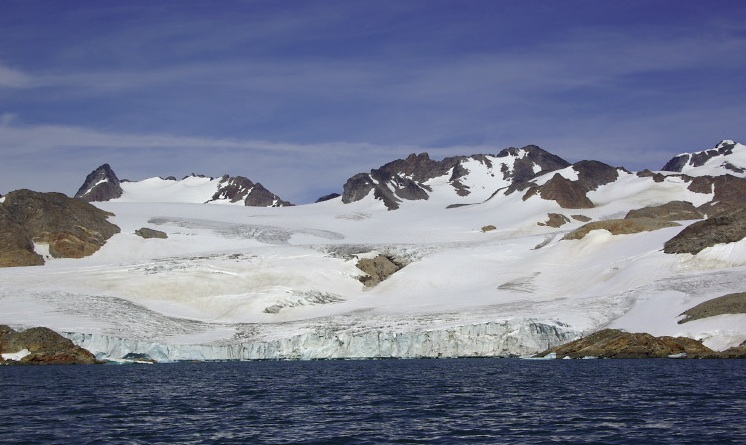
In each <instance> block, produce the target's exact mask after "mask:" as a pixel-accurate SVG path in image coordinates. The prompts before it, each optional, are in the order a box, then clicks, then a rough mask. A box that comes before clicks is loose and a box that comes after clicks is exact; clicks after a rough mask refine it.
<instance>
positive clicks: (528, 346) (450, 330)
mask: <svg viewBox="0 0 746 445" xmlns="http://www.w3.org/2000/svg"><path fill="white" fill-rule="evenodd" d="M64 335H65V336H66V337H67V338H69V339H71V340H72V341H73V342H74V343H75V344H76V345H79V346H82V347H84V348H86V349H88V350H89V351H91V352H93V353H94V354H95V355H96V356H97V358H99V359H108V360H118V359H122V358H123V357H124V356H126V355H127V354H129V353H135V354H147V355H148V356H150V357H151V358H152V359H154V360H156V361H159V362H168V361H180V360H200V361H201V360H318V359H373V358H456V357H515V356H523V355H530V354H534V353H537V352H539V351H543V350H546V349H548V348H550V347H554V346H558V345H560V344H563V343H567V342H569V341H572V340H575V339H577V338H579V337H580V335H581V332H580V331H578V330H577V329H574V328H572V327H571V326H568V325H566V324H563V323H561V322H557V321H552V320H536V319H509V320H501V321H491V322H484V323H476V324H468V325H459V326H450V327H443V328H438V329H431V330H412V331H406V330H404V331H394V330H387V329H380V328H379V329H371V330H367V331H362V332H361V331H358V332H353V331H350V330H342V331H334V330H327V331H319V330H308V331H307V332H300V333H295V334H292V335H288V336H285V337H280V338H274V339H268V338H256V339H251V340H247V341H242V342H235V343H223V344H221V343H211V344H168V343H165V342H156V341H148V340H143V339H127V338H122V337H116V336H110V335H104V334H90V333H66V334H64Z"/></svg>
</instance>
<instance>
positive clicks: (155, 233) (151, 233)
mask: <svg viewBox="0 0 746 445" xmlns="http://www.w3.org/2000/svg"><path fill="white" fill-rule="evenodd" d="M135 235H137V236H141V237H143V238H145V239H150V238H159V239H166V238H168V235H167V234H166V232H161V231H160V230H155V229H149V228H147V227H143V228H140V229H137V230H135Z"/></svg>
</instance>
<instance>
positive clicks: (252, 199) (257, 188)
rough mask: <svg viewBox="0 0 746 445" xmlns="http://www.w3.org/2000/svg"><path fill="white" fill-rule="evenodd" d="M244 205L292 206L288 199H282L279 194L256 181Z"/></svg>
mask: <svg viewBox="0 0 746 445" xmlns="http://www.w3.org/2000/svg"><path fill="white" fill-rule="evenodd" d="M244 205H247V206H254V207H287V206H292V204H290V203H289V202H288V201H284V200H282V199H280V197H279V196H277V195H275V194H274V193H272V192H270V191H269V190H267V189H266V188H264V186H263V185H261V184H260V183H258V182H257V183H255V184H254V188H253V189H252V190H251V193H249V194H248V195H247V196H246V199H244Z"/></svg>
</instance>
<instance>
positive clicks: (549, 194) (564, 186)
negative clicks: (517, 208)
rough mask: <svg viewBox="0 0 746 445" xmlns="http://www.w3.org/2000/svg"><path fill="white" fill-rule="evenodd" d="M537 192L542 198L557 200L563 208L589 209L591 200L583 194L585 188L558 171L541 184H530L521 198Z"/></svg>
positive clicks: (526, 197) (591, 203)
mask: <svg viewBox="0 0 746 445" xmlns="http://www.w3.org/2000/svg"><path fill="white" fill-rule="evenodd" d="M536 193H539V196H541V197H542V199H546V200H550V201H557V204H559V206H560V207H562V208H563V209H590V208H593V202H591V200H590V199H588V197H587V196H586V195H585V193H586V190H585V189H584V188H583V187H582V186H581V185H580V184H578V183H576V182H574V181H570V180H569V179H567V178H565V177H564V176H562V175H560V174H559V173H555V175H554V176H553V177H552V179H550V180H549V181H547V183H546V184H544V185H542V186H532V187H530V188H529V189H528V191H527V192H526V194H525V195H523V200H524V201H525V200H527V199H528V198H530V197H531V196H533V195H534V194H536Z"/></svg>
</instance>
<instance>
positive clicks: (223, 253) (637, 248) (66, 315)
mask: <svg viewBox="0 0 746 445" xmlns="http://www.w3.org/2000/svg"><path fill="white" fill-rule="evenodd" d="M472 167H473V169H474V170H475V171H478V169H479V165H474V166H472ZM565 173H566V174H567V175H568V176H572V174H573V173H572V171H571V170H567V171H566V172H565ZM552 174H553V173H548V174H547V175H548V176H549V177H551V175H552ZM441 179H443V178H435V179H433V180H432V183H431V184H430V185H431V186H433V190H434V191H433V193H432V194H431V196H430V199H428V200H422V201H408V202H406V203H404V204H403V205H402V207H401V208H400V209H398V210H396V211H388V210H387V208H386V207H385V206H384V204H383V203H382V202H380V201H377V200H375V199H373V197H372V196H369V197H368V198H365V199H363V200H360V201H357V202H354V203H351V204H343V203H342V202H341V199H340V198H336V199H333V200H330V201H325V202H322V203H318V204H312V205H304V206H297V207H283V208H258V207H244V206H205V205H201V204H193V203H186V202H183V201H191V202H195V197H197V196H198V195H199V196H201V195H200V194H201V193H203V188H205V189H206V188H207V187H208V186H209V185H210V180H209V178H198V177H193V178H188V180H184V181H180V184H179V185H178V187H179V188H178V189H173V190H169V191H168V198H169V200H170V201H172V202H170V203H163V202H152V201H159V200H162V199H164V198H165V196H158V194H157V193H160V192H156V190H162V186H163V184H161V183H157V184H156V182H157V181H156V180H147V181H141V182H139V183H136V184H135V183H131V184H130V185H129V186H130V187H131V189H130V190H127V194H126V195H125V196H128V198H127V199H119V200H115V201H110V202H103V203H96V205H97V206H99V207H101V208H102V209H104V210H107V211H110V212H112V213H114V214H115V216H114V217H112V218H111V221H112V222H114V223H115V224H117V225H119V226H120V227H121V229H122V232H121V233H120V234H118V235H115V236H114V237H113V238H112V239H111V240H110V241H109V242H108V243H107V244H106V245H105V246H104V247H103V248H102V249H101V250H100V251H98V252H97V253H96V254H94V255H93V256H91V257H88V258H84V259H79V260H71V259H50V260H49V261H48V263H47V265H45V266H43V267H28V268H12V269H11V268H9V269H1V270H0V323H4V324H10V325H12V326H14V327H30V326H36V325H43V326H48V327H51V328H53V329H55V330H58V331H62V332H68V333H69V334H68V336H69V337H70V338H73V339H74V340H75V341H76V343H78V344H81V345H83V346H84V347H87V348H88V349H90V350H92V351H93V352H94V353H97V354H98V355H99V356H100V357H106V358H121V357H123V356H124V355H126V354H127V353H129V352H140V353H147V354H150V355H151V356H152V357H153V358H156V359H158V360H177V359H227V358H233V359H262V358H272V359H282V358H359V357H450V356H508V355H525V354H531V353H535V352H538V351H540V350H543V349H546V348H547V347H550V346H554V345H557V344H560V343H564V342H567V341H569V340H572V339H575V338H577V337H579V336H581V335H584V334H586V333H589V332H592V331H595V330H597V329H599V328H601V327H604V326H610V327H615V328H621V329H627V330H630V331H635V332H639V331H644V332H650V333H652V334H655V335H674V336H677V335H686V336H690V337H693V338H698V339H703V340H704V341H705V344H706V345H708V346H711V347H714V348H716V349H725V348H727V347H730V346H734V345H737V344H739V343H740V342H742V341H744V340H746V315H723V316H719V317H713V318H709V319H703V320H698V321H695V322H690V323H686V324H683V325H679V324H677V321H678V319H679V314H680V313H681V312H683V311H684V310H686V309H688V308H690V307H692V306H695V305H696V304H699V303H701V302H703V301H706V300H708V299H710V298H714V297H718V296H721V295H724V294H727V293H731V292H736V291H743V286H744V281H745V280H744V279H745V278H746V243H744V242H740V243H734V244H730V245H719V246H715V247H713V248H710V249H705V250H704V251H702V252H700V253H699V254H698V255H689V254H684V255H667V254H664V253H663V252H662V246H663V243H664V242H665V241H666V240H668V239H670V238H671V237H673V236H674V235H676V234H677V233H678V232H679V231H680V230H681V228H682V227H683V226H684V225H686V224H689V223H691V221H688V222H681V223H682V226H681V227H673V228H666V229H662V230H658V231H654V232H644V233H640V234H633V235H616V236H614V235H611V234H610V233H609V232H607V231H604V230H596V231H593V232H591V233H590V234H589V235H587V236H586V237H585V238H583V239H581V240H576V241H569V240H562V236H563V235H564V234H565V233H567V232H568V231H570V230H572V229H574V228H577V227H579V226H580V225H582V223H581V222H580V221H578V220H576V219H571V223H569V224H568V225H565V226H562V227H561V228H560V229H555V228H552V227H548V226H541V225H539V224H537V223H539V222H543V221H545V220H546V219H547V214H548V213H550V212H560V213H563V214H566V215H576V216H577V215H581V216H586V217H589V218H592V219H593V220H602V219H608V218H618V217H623V216H624V214H625V213H626V211H628V210H629V209H632V208H640V207H644V206H649V205H659V204H663V203H666V202H669V201H671V200H688V201H690V202H693V203H694V204H695V205H699V204H702V203H704V202H707V200H708V199H711V198H712V197H711V196H710V195H704V194H696V193H693V192H691V191H689V190H688V189H687V184H686V183H684V182H683V181H682V180H681V179H680V178H677V177H675V176H668V177H666V178H665V180H664V181H662V182H655V181H654V180H653V179H652V178H649V177H638V176H636V175H634V174H621V176H620V178H619V179H618V180H617V181H615V182H613V183H611V184H607V185H604V186H601V187H599V188H598V189H597V190H595V191H593V192H591V193H589V197H590V198H591V200H592V201H593V202H594V203H595V204H596V207H595V208H592V209H583V210H566V209H561V208H559V207H558V205H557V203H556V202H554V201H549V200H544V199H541V198H540V197H539V196H533V197H531V198H529V199H527V200H526V201H524V200H523V198H522V196H520V194H519V193H513V194H510V195H507V196H506V195H503V194H497V195H495V196H494V197H492V198H491V199H487V200H486V201H484V202H483V203H481V204H478V205H469V206H463V207H458V208H451V209H445V205H446V204H449V203H451V202H452V198H453V196H454V194H453V193H452V191H450V190H449V191H447V192H440V191H439V190H445V188H438V187H436V186H435V185H437V184H436V183H437V182H438V181H439V180H441ZM541 180H542V179H541V178H538V179H537V181H541ZM148 181H150V182H148ZM151 182H152V183H151ZM465 183H467V184H468V185H469V186H470V187H471V188H472V189H473V190H475V191H476V190H477V189H480V187H482V186H483V188H484V189H485V190H487V189H488V188H489V183H488V179H487V178H486V175H481V176H479V175H475V176H472V177H470V178H468V179H467V180H465ZM125 185H127V184H126V183H125V184H123V186H125ZM136 187H137V188H136ZM164 193H165V192H164ZM489 193H490V194H491V193H492V191H490V192H489ZM485 196H486V192H485ZM135 201H137V202H135ZM489 224H492V225H495V226H496V227H497V228H496V229H495V230H493V231H489V232H482V231H481V230H480V229H481V228H482V227H483V226H486V225H489ZM140 227H151V228H156V229H158V230H162V231H165V232H167V233H168V239H165V240H164V239H143V238H140V237H138V236H136V235H135V234H134V231H135V230H136V229H138V228H140ZM378 253H383V254H386V255H389V256H390V257H393V258H396V259H397V260H398V261H400V262H402V263H405V264H406V266H405V267H404V268H403V269H401V270H400V271H399V272H397V273H395V274H394V275H392V276H391V277H390V278H389V279H388V280H386V281H384V282H382V283H381V284H379V285H378V286H376V287H374V288H370V289H367V288H364V287H363V285H362V284H361V283H360V282H359V281H358V280H357V277H359V276H360V275H361V274H362V272H361V271H360V270H358V269H357V268H356V267H355V263H356V260H357V258H360V257H372V256H375V255H376V254H378Z"/></svg>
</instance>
